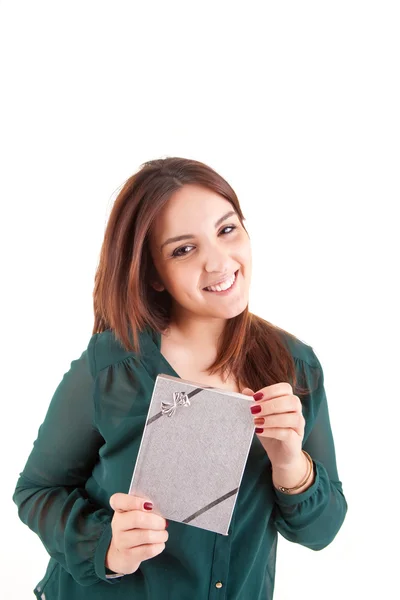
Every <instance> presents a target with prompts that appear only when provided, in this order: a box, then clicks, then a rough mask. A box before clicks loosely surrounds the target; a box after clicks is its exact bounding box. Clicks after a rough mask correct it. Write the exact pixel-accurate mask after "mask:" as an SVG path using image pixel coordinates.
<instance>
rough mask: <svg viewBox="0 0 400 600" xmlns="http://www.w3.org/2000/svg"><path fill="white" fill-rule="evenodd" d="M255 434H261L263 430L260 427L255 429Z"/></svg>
mask: <svg viewBox="0 0 400 600" xmlns="http://www.w3.org/2000/svg"><path fill="white" fill-rule="evenodd" d="M254 431H255V432H256V433H262V432H263V431H264V429H263V428H262V427H256V428H255V430H254Z"/></svg>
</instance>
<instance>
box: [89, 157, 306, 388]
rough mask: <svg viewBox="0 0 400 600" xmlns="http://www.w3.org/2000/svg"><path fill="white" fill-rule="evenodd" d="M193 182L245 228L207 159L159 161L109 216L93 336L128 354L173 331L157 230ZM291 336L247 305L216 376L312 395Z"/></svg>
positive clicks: (230, 325) (230, 331)
mask: <svg viewBox="0 0 400 600" xmlns="http://www.w3.org/2000/svg"><path fill="white" fill-rule="evenodd" d="M185 184H197V185H202V186H204V187H206V188H208V189H210V190H212V191H214V192H216V193H218V194H220V195H221V196H222V197H223V198H226V200H228V201H229V202H230V203H231V204H232V206H233V207H234V209H235V211H236V213H237V215H238V217H239V219H240V222H241V224H242V225H243V227H244V223H243V222H244V220H245V219H244V216H243V213H242V210H241V208H240V204H239V200H238V198H237V196H236V194H235V192H234V190H233V189H232V187H231V186H230V185H229V183H227V181H225V179H223V177H221V175H219V174H218V173H217V172H216V171H214V170H213V169H212V168H211V167H209V166H208V165H206V164H204V163H201V162H199V161H196V160H190V159H185V158H178V157H170V158H164V159H158V160H151V161H149V162H146V163H144V164H143V165H141V168H140V169H139V171H138V172H137V173H135V174H134V175H132V176H131V177H130V178H129V179H128V180H127V181H126V182H125V183H124V185H123V186H122V188H121V190H120V192H119V193H118V196H117V198H116V200H115V202H114V205H113V208H112V211H111V213H110V216H109V219H108V223H107V227H106V231H105V234H104V241H103V244H102V248H101V252H100V260H99V264H98V267H97V271H96V275H95V286H94V292H93V304H94V316H95V318H94V326H93V334H94V333H101V332H102V331H105V330H106V329H111V330H113V332H114V336H115V337H116V339H118V340H119V342H120V343H121V345H122V346H123V347H124V348H125V349H126V350H127V351H133V352H139V331H141V330H143V329H144V328H148V327H149V328H150V329H151V330H154V331H158V332H162V331H165V329H167V327H168V324H169V318H170V308H171V297H170V295H169V293H168V292H167V291H166V290H164V291H163V292H156V291H155V290H154V289H153V287H152V286H151V285H150V282H151V281H152V280H154V276H155V275H156V271H155V267H154V264H153V261H152V258H151V254H150V249H149V231H150V229H151V226H152V223H153V222H154V219H155V218H156V216H157V214H158V213H159V211H160V210H161V209H162V207H163V206H164V205H165V204H166V203H167V202H168V200H169V198H170V196H171V195H172V193H173V192H175V191H176V190H178V189H179V188H181V187H182V186H184V185H185ZM246 231H247V230H246ZM130 332H131V334H132V341H131V337H130V335H129V334H130ZM285 335H286V336H290V337H292V338H293V339H295V338H294V336H293V335H292V334H290V333H289V332H287V331H285V330H284V329H281V328H280V327H277V326H276V325H273V324H272V323H269V322H268V321H266V320H264V319H262V318H260V317H258V316H256V315H254V314H253V313H250V312H249V310H248V307H246V309H245V310H244V311H243V312H242V313H241V314H239V315H237V316H236V317H233V318H231V319H228V320H227V322H226V326H225V328H224V331H223V333H222V335H221V337H220V340H219V345H218V349H217V356H216V359H215V361H214V363H213V364H212V365H210V367H209V369H208V372H209V374H214V373H218V372H219V373H221V374H224V375H229V374H233V375H234V377H235V379H236V380H237V381H238V382H239V384H240V386H241V389H242V388H243V387H249V388H251V389H253V390H258V389H260V388H262V387H265V386H267V385H272V384H274V383H278V382H281V381H287V382H289V383H290V384H291V385H292V387H293V390H294V393H297V394H299V395H300V394H304V393H306V392H307V390H306V388H302V387H300V386H298V385H297V384H298V382H297V379H296V369H295V364H294V360H293V357H292V354H291V352H290V350H289V349H288V347H287V346H286V344H285V343H284V340H283V337H284V336H285ZM295 388H296V391H295Z"/></svg>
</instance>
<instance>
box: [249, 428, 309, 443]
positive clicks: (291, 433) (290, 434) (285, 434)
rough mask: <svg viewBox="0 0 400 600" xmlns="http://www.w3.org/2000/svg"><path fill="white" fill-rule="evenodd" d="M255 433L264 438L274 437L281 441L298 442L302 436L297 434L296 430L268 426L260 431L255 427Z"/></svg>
mask: <svg viewBox="0 0 400 600" xmlns="http://www.w3.org/2000/svg"><path fill="white" fill-rule="evenodd" d="M256 435H257V436H258V437H264V438H274V439H275V440H280V441H281V442H286V443H290V442H291V441H292V440H293V441H296V442H298V440H299V438H302V435H300V434H298V433H297V431H295V430H294V429H290V428H287V427H286V428H284V429H282V428H275V429H274V428H272V427H271V428H269V429H263V431H262V433H261V432H259V431H258V429H256Z"/></svg>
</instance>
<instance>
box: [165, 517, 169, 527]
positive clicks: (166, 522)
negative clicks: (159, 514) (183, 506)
mask: <svg viewBox="0 0 400 600" xmlns="http://www.w3.org/2000/svg"><path fill="white" fill-rule="evenodd" d="M168 525H169V521H167V519H165V529H167V527H168Z"/></svg>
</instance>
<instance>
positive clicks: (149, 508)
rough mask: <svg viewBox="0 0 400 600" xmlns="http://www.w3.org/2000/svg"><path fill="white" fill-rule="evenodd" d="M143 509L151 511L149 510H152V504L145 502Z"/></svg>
mask: <svg viewBox="0 0 400 600" xmlns="http://www.w3.org/2000/svg"><path fill="white" fill-rule="evenodd" d="M143 508H144V509H145V510H151V509H152V508H153V504H152V502H145V503H144V504H143Z"/></svg>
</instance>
